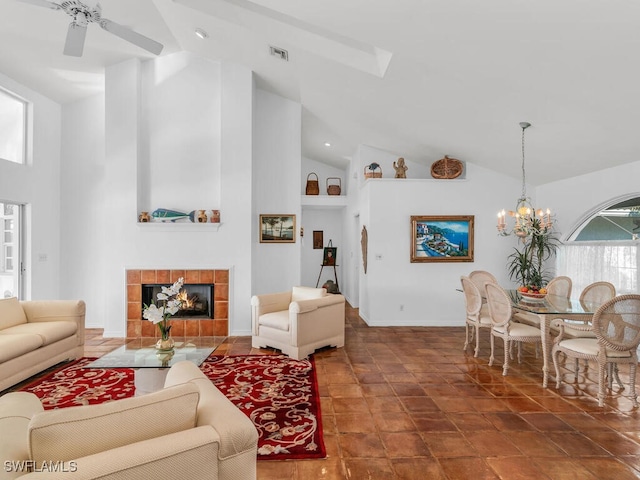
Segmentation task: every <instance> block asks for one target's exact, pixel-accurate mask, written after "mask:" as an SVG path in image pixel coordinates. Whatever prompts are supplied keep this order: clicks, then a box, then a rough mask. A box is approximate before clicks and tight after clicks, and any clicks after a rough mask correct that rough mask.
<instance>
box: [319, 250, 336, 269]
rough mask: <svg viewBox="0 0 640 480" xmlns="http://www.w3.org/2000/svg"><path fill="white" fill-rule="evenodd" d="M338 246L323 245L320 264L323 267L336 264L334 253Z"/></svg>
mask: <svg viewBox="0 0 640 480" xmlns="http://www.w3.org/2000/svg"><path fill="white" fill-rule="evenodd" d="M337 252H338V247H324V254H323V255H322V265H324V266H325V267H328V266H332V265H335V264H336V254H337Z"/></svg>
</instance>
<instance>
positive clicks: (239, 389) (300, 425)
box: [20, 355, 326, 460]
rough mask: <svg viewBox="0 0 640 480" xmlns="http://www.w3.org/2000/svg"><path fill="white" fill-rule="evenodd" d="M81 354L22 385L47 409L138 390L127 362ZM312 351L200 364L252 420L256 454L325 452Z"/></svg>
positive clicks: (304, 455)
mask: <svg viewBox="0 0 640 480" xmlns="http://www.w3.org/2000/svg"><path fill="white" fill-rule="evenodd" d="M93 360H94V359H93V358H81V359H79V360H75V361H73V362H70V363H68V364H65V365H63V366H61V367H59V368H58V369H55V370H53V371H52V372H50V373H47V374H45V375H44V376H42V377H40V378H38V379H37V380H34V381H33V382H31V383H29V384H27V385H26V386H23V387H22V388H20V391H24V392H32V393H34V394H35V395H37V396H38V397H39V398H40V401H41V402H42V404H43V406H44V408H45V409H53V408H64V407H71V406H77V405H92V404H98V403H103V402H109V401H113V400H119V399H121V398H126V397H131V396H133V395H134V393H135V388H134V385H133V375H134V372H133V370H132V369H129V368H108V369H101V368H85V367H86V365H87V364H88V363H90V362H91V361H93ZM314 367H315V364H314V361H313V357H311V359H310V360H292V359H290V358H289V357H287V356H285V355H231V356H223V355H212V356H210V357H209V358H208V359H207V360H206V361H205V362H204V363H203V364H202V366H201V367H200V368H201V370H202V371H203V372H204V373H205V375H207V377H208V378H209V379H211V381H212V382H213V384H214V385H215V386H216V387H218V389H219V390H220V391H221V392H222V393H224V394H225V395H226V396H227V398H228V399H229V400H231V401H232V402H233V403H234V404H235V405H236V406H237V407H238V408H239V409H240V410H241V411H242V412H244V413H245V415H247V416H248V417H249V418H250V419H251V420H252V421H253V423H254V425H255V426H256V429H257V430H258V435H259V438H258V460H290V459H309V458H324V457H325V456H326V449H325V446H324V440H323V437H322V421H321V416H320V397H319V393H318V382H317V378H316V372H315V368H314Z"/></svg>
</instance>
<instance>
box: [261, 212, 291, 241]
mask: <svg viewBox="0 0 640 480" xmlns="http://www.w3.org/2000/svg"><path fill="white" fill-rule="evenodd" d="M259 232H260V243H295V242H296V216H295V215H292V214H289V213H285V214H261V215H260V224H259Z"/></svg>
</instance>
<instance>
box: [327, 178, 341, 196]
mask: <svg viewBox="0 0 640 480" xmlns="http://www.w3.org/2000/svg"><path fill="white" fill-rule="evenodd" d="M329 180H333V181H334V183H333V184H332V185H329ZM336 180H337V181H338V184H337V185H336V184H335V181H336ZM341 192H342V180H341V179H340V178H338V177H329V178H327V195H340V193H341Z"/></svg>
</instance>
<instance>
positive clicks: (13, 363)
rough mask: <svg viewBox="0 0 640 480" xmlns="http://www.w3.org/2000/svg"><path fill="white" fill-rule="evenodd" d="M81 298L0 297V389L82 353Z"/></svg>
mask: <svg viewBox="0 0 640 480" xmlns="http://www.w3.org/2000/svg"><path fill="white" fill-rule="evenodd" d="M84 316H85V304H84V302H83V301H82V300H42V301H35V300H34V301H22V302H21V301H18V299H17V298H7V299H2V300H0V391H2V390H5V389H6V388H8V387H10V386H12V385H15V384H16V383H18V382H21V381H22V380H25V379H27V378H29V377H31V376H32V375H35V374H36V373H39V372H41V371H42V370H45V369H47V368H49V367H51V366H53V365H55V364H57V363H60V362H63V361H65V360H70V359H74V358H79V357H82V355H83V353H84Z"/></svg>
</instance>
